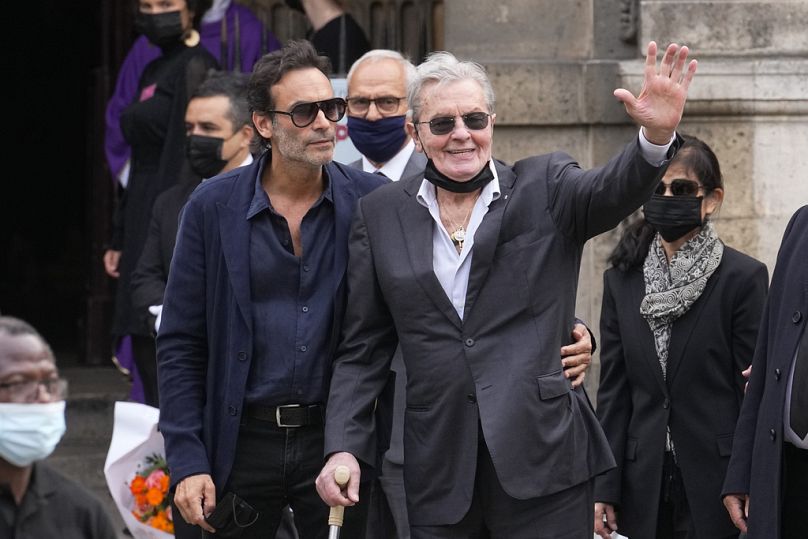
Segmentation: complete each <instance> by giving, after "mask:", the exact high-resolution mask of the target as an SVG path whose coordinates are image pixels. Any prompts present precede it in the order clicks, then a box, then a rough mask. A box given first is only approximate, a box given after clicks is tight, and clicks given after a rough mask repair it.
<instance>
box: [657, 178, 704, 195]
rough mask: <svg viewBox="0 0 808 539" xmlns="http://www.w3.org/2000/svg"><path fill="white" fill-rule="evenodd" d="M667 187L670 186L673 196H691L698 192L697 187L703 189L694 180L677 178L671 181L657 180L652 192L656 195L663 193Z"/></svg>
mask: <svg viewBox="0 0 808 539" xmlns="http://www.w3.org/2000/svg"><path fill="white" fill-rule="evenodd" d="M668 187H670V190H671V194H673V196H675V197H680V196H688V197H692V196H695V195H697V194H698V192H699V189H704V186H703V185H701V184H700V183H699V182H697V181H695V180H687V179H684V178H678V179H676V180H673V181H672V182H671V183H665V182H659V185H657V186H656V190H654V193H656V194H657V195H664V194H665V191H667V190H668Z"/></svg>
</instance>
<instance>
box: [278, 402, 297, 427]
mask: <svg viewBox="0 0 808 539" xmlns="http://www.w3.org/2000/svg"><path fill="white" fill-rule="evenodd" d="M281 408H300V405H299V404H281V405H280V406H278V407H277V408H275V422H276V423H277V424H278V426H279V427H286V428H296V427H301V426H302V425H287V424H284V423H283V422H282V421H281Z"/></svg>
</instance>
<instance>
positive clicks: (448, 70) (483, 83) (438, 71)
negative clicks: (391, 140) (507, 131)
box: [407, 51, 495, 121]
mask: <svg viewBox="0 0 808 539" xmlns="http://www.w3.org/2000/svg"><path fill="white" fill-rule="evenodd" d="M417 72H418V76H417V77H416V79H415V80H414V81H413V82H412V83H411V84H410V85H409V88H408V91H407V96H408V100H409V103H410V109H411V112H412V117H413V119H414V121H418V119H419V115H420V112H421V106H422V105H421V94H422V92H423V91H424V89H425V88H426V87H431V86H441V85H443V84H447V83H451V82H457V81H462V80H473V81H474V82H476V83H477V84H479V85H480V88H482V90H483V97H484V98H485V104H486V106H487V107H488V112H489V113H493V112H494V103H495V99H494V88H493V86H491V81H490V80H488V75H486V73H485V68H484V67H483V66H482V65H480V64H478V63H477V62H472V61H468V60H458V59H457V58H456V57H455V56H454V55H453V54H452V53H450V52H446V51H438V52H433V53H432V54H430V55H429V56H427V58H426V60H425V61H424V63H422V64H421V65H419V66H418V69H417Z"/></svg>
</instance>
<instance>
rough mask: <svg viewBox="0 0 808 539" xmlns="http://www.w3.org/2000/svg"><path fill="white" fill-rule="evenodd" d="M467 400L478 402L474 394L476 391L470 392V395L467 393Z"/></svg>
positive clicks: (472, 402)
mask: <svg viewBox="0 0 808 539" xmlns="http://www.w3.org/2000/svg"><path fill="white" fill-rule="evenodd" d="M466 400H467V401H469V402H470V403H471V404H474V403H476V402H477V397H476V396H475V395H474V393H469V394H468V395H466Z"/></svg>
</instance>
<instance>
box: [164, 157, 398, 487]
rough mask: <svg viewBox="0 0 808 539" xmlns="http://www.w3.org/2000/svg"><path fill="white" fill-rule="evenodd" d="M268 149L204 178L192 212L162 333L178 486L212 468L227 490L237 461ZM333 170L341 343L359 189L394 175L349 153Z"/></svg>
mask: <svg viewBox="0 0 808 539" xmlns="http://www.w3.org/2000/svg"><path fill="white" fill-rule="evenodd" d="M268 155H269V152H267V153H265V154H264V155H263V156H262V157H261V158H259V159H258V160H257V161H255V162H254V163H253V164H252V165H249V166H247V167H242V168H238V169H235V170H233V171H231V172H229V173H226V174H223V175H221V176H218V177H216V178H213V179H210V180H208V181H205V182H203V183H202V184H201V185H200V186H199V187H198V188H197V189H196V190H195V191H194V192H193V194H192V195H191V197H190V198H189V200H188V203H187V204H186V206H185V208H184V209H183V212H182V216H181V219H180V227H179V232H178V235H177V243H176V247H175V250H174V257H173V259H172V263H171V272H170V274H169V278H168V284H167V286H166V293H165V302H164V304H163V317H162V321H161V326H160V331H159V333H158V336H157V369H158V380H159V390H160V404H161V407H160V431H161V432H162V434H163V436H164V438H165V443H166V458H167V460H168V463H169V465H170V467H171V483H172V487H173V486H174V485H176V484H177V483H178V482H179V481H180V480H182V479H184V478H185V477H188V476H190V475H196V474H210V475H211V476H212V477H213V481H214V483H215V484H216V488H217V490H220V489H221V488H223V486H224V484H225V483H226V481H227V478H228V476H229V474H230V470H231V468H232V464H233V459H234V457H235V450H236V438H237V436H238V430H239V421H240V418H241V412H242V405H243V401H244V393H245V389H246V387H247V376H248V374H249V372H250V362H251V360H252V357H251V356H252V351H253V335H252V316H251V309H250V261H249V253H250V223H249V221H248V220H247V217H246V216H247V212H248V209H249V206H250V202H251V201H252V198H253V194H254V191H255V181H256V177H257V175H258V174H259V172H260V171H261V170H262V168H261V166H262V164H263V163H264V162H267V163H268ZM266 166H269V165H268V164H267V165H266ZM325 171H326V173H327V174H328V177H329V179H330V181H331V185H332V191H333V196H334V207H335V210H334V212H335V217H336V224H335V228H334V231H335V234H334V236H335V237H334V244H335V253H334V271H335V272H336V273H337V275H336V276H335V277H336V278H335V279H334V282H335V283H336V286H335V289H334V298H335V299H334V317H333V320H334V324H333V326H332V327H331V328H327V331H330V333H331V341H330V342H331V346H330V347H329V349H330V350H331V351H333V350H334V349H335V348H336V344H337V340H338V337H339V328H340V326H341V321H342V316H343V310H344V305H345V268H346V265H347V258H348V232H349V229H350V222H351V216H352V215H353V213H354V208H355V206H356V202H357V200H358V199H359V197H361V196H362V195H364V194H366V193H368V192H370V191H372V190H373V189H375V188H376V187H378V186H380V185H382V184H383V183H387V182H386V180H385V179H384V178H382V177H380V176H379V175H374V174H367V173H364V172H361V171H358V170H356V169H354V168H351V167H348V166H346V165H341V164H339V163H329V164H328V165H326V166H325ZM329 358H330V355H329ZM329 358H325V359H326V360H328V359H329Z"/></svg>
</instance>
